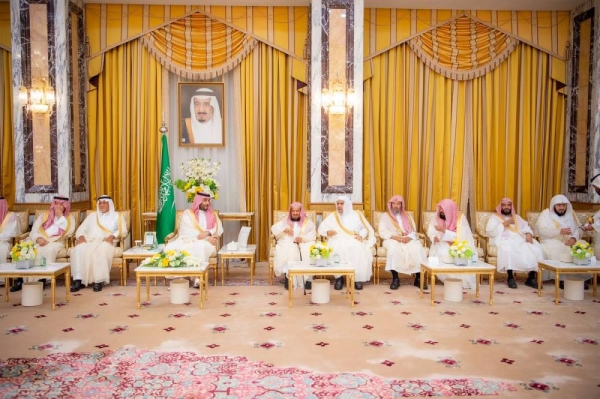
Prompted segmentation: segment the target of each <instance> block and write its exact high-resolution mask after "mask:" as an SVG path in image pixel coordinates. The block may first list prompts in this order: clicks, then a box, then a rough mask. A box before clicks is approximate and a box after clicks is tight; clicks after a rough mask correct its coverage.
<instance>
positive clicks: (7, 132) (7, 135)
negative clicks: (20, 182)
mask: <svg viewBox="0 0 600 399" xmlns="http://www.w3.org/2000/svg"><path fill="white" fill-rule="evenodd" d="M0 76H2V81H1V82H0V89H1V90H0V93H2V94H0V96H2V98H0V104H1V107H0V108H1V112H2V115H1V116H0V123H1V126H0V129H2V134H1V135H0V137H1V139H2V153H1V154H0V165H1V166H2V180H1V182H2V187H0V190H1V191H0V195H3V196H5V197H6V201H7V202H8V204H9V206H11V205H12V204H13V203H14V197H15V193H14V187H15V153H14V151H15V146H14V138H13V130H14V128H13V107H12V106H13V97H12V95H13V90H12V58H11V53H10V51H7V50H5V49H3V48H0Z"/></svg>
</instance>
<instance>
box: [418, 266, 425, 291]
mask: <svg viewBox="0 0 600 399" xmlns="http://www.w3.org/2000/svg"><path fill="white" fill-rule="evenodd" d="M420 273H421V276H420V277H419V284H420V285H421V298H423V284H424V281H425V270H423V266H421V272H420Z"/></svg>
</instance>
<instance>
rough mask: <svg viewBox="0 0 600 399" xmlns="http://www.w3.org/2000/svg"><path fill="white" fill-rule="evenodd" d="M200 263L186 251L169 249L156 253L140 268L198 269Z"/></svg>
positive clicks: (145, 260) (144, 261)
mask: <svg viewBox="0 0 600 399" xmlns="http://www.w3.org/2000/svg"><path fill="white" fill-rule="evenodd" d="M201 265H202V261H201V260H200V259H198V258H196V257H194V256H192V255H190V253H189V252H187V251H180V250H176V249H170V250H167V251H163V252H160V253H157V254H156V255H154V256H152V257H151V258H146V259H144V260H143V261H142V264H141V266H148V267H198V266H201Z"/></svg>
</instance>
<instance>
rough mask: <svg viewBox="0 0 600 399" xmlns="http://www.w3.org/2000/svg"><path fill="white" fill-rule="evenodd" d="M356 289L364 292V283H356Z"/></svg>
mask: <svg viewBox="0 0 600 399" xmlns="http://www.w3.org/2000/svg"><path fill="white" fill-rule="evenodd" d="M354 289H355V290H362V289H363V287H362V283H359V282H358V281H357V282H355V283H354Z"/></svg>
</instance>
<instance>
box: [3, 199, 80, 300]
mask: <svg viewBox="0 0 600 399" xmlns="http://www.w3.org/2000/svg"><path fill="white" fill-rule="evenodd" d="M70 210H71V203H70V202H69V199H68V198H67V197H61V196H56V197H54V199H53V201H52V203H51V204H50V210H49V211H48V212H44V213H43V214H41V215H40V216H39V217H38V218H37V219H36V220H35V222H34V223H33V227H31V232H30V233H29V237H28V241H32V242H34V243H35V247H36V249H37V252H38V255H37V256H38V257H40V258H46V262H48V263H51V262H55V261H56V256H57V255H58V253H59V252H60V250H61V249H64V248H65V243H66V241H67V238H68V237H69V236H71V235H73V233H74V232H75V226H76V221H75V218H74V217H73V215H71V214H70ZM42 281H44V282H45V279H42ZM22 283H23V279H21V278H19V279H17V280H16V282H15V285H13V286H12V287H11V288H10V290H11V291H12V292H15V291H20V290H21V284H22Z"/></svg>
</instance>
